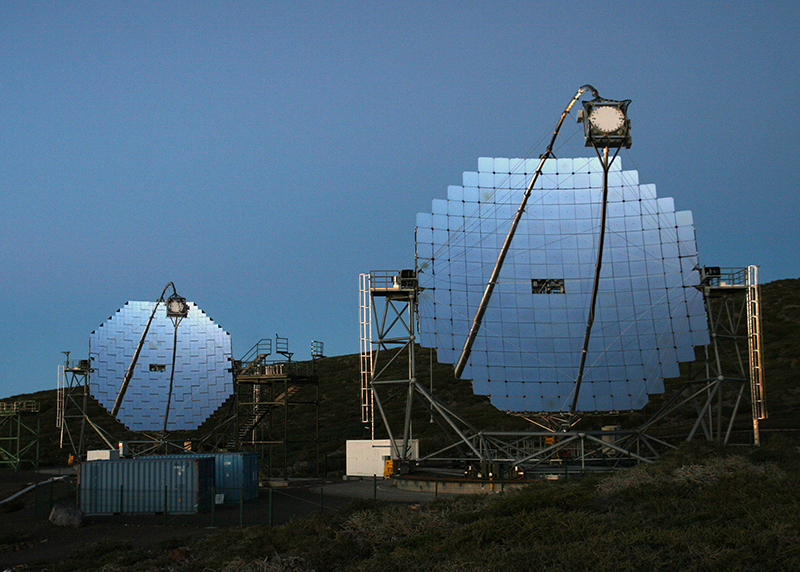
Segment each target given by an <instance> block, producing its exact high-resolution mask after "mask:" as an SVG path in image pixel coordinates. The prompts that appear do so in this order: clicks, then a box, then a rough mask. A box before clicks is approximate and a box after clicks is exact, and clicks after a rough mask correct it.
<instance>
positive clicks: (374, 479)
mask: <svg viewBox="0 0 800 572" xmlns="http://www.w3.org/2000/svg"><path fill="white" fill-rule="evenodd" d="M372 500H378V475H372Z"/></svg>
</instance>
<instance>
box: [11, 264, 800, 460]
mask: <svg viewBox="0 0 800 572" xmlns="http://www.w3.org/2000/svg"><path fill="white" fill-rule="evenodd" d="M761 290H762V291H761V294H762V312H763V322H764V324H763V326H764V366H765V368H764V369H765V380H766V398H767V410H768V412H769V419H767V420H766V421H764V422H762V425H761V427H762V431H763V432H764V433H762V436H768V434H769V432H770V431H776V430H780V431H796V430H798V419H800V384H799V383H797V377H798V372H799V371H800V279H789V280H778V281H775V282H770V283H768V284H764V285H763V286H762V289H761ZM431 357H432V356H431V352H430V351H429V350H427V349H424V348H420V349H419V350H418V353H417V362H418V380H419V382H420V383H422V384H424V385H425V386H426V387H429V386H430V385H431V382H432V385H433V392H434V394H435V395H436V396H437V397H438V398H439V399H440V400H442V401H444V402H445V403H447V404H448V405H449V406H451V407H452V408H453V409H454V410H455V411H457V412H458V413H459V414H460V415H461V416H462V417H464V418H465V419H467V420H468V421H470V423H472V424H473V425H474V426H476V427H477V428H479V429H494V430H512V429H525V428H529V427H530V425H529V424H528V423H527V422H526V421H524V420H522V419H520V418H518V417H514V416H512V415H508V414H506V413H503V412H501V411H499V410H497V409H495V408H494V407H493V406H492V405H491V404H490V403H489V400H488V399H487V398H485V397H480V396H476V395H473V394H472V390H471V384H470V382H469V381H463V380H457V379H454V377H453V368H452V366H451V365H448V364H439V363H437V362H436V360H435V356H434V359H433V360H432V359H431ZM315 365H316V368H317V374H318V377H319V391H320V454H321V456H322V457H324V458H326V459H331V460H338V461H339V462H341V461H342V460H343V459H344V450H345V441H346V440H347V439H363V438H369V434H368V433H367V431H366V429H365V427H364V426H363V425H362V423H361V416H360V402H359V399H360V398H359V395H360V383H361V382H360V359H359V356H358V354H352V355H344V356H335V357H327V358H321V359H318V360H317V361H316V364H315ZM400 375H401V376H402V373H401V374H400ZM680 382H681V380H680V379H677V380H668V381H667V384H666V385H667V392H666V393H665V395H668V394H669V393H670V389H671V388H674V387H676V386H677V385H678V384H680ZM663 399H664V396H654V397H653V399H652V402H651V404H650V405H648V407H647V408H646V409H645V410H644V411H642V412H635V413H633V414H628V415H621V416H616V417H612V416H605V417H597V418H589V419H587V420H586V421H585V422H584V423H585V424H586V428H587V429H588V428H594V427H599V426H601V425H605V424H617V425H622V426H624V427H628V428H630V427H636V426H637V425H638V424H639V423H641V422H642V421H643V420H644V419H645V418H646V417H647V416H648V415H649V413H650V412H651V411H654V410H655V408H656V407H657V406H658V404H659V402H660V401H661V400H663ZM19 400H36V401H38V402H39V403H40V407H41V411H40V413H39V422H40V427H41V429H40V431H41V432H40V462H41V464H42V465H56V464H58V465H61V464H64V462H65V461H66V459H67V456H68V455H69V453H70V452H71V450H70V448H69V445H68V444H65V447H64V448H63V449H62V448H59V438H60V437H59V430H58V429H57V428H56V426H55V418H56V390H55V389H52V390H45V391H39V392H36V393H32V394H24V395H18V396H14V397H8V398H4V399H2V400H0V401H5V402H13V401H19ZM90 401H91V403H90V406H89V417H90V419H91V420H92V422H93V423H96V424H97V425H99V426H100V427H103V428H104V429H105V430H106V431H108V432H109V433H110V434H111V435H113V436H114V438H115V439H120V440H124V439H134V438H136V436H135V434H134V433H132V432H130V431H128V430H127V429H125V427H124V426H122V425H121V424H120V423H119V422H118V421H116V420H115V419H114V418H113V417H111V415H110V414H109V413H108V412H107V411H106V410H105V409H104V408H103V407H102V406H100V405H99V404H98V403H97V402H96V401H94V400H93V399H92V400H90ZM389 401H391V402H392V403H393V404H396V405H395V406H393V407H390V408H389V413H388V414H389V416H390V417H392V418H394V419H396V420H399V419H400V418H401V417H402V415H403V405H402V403H403V401H404V388H400V387H398V389H397V390H396V395H394V396H393V399H391V398H390V399H389ZM229 405H230V404H229V403H226V404H223V405H222V406H221V407H220V409H219V410H218V411H217V412H216V413H215V414H214V415H212V417H211V419H209V420H208V421H207V422H206V423H205V424H204V425H203V426H202V427H201V428H200V429H199V430H198V431H197V432H196V435H204V434H206V433H207V432H208V430H209V429H210V428H211V427H213V425H214V424H216V423H217V421H218V419H219V418H220V416H221V415H223V414H224V413H225V412H227V411H228V409H229ZM749 410H750V405H749V402H747V403H745V404H744V405H743V407H742V412H740V419H741V421H740V422H739V423H738V424H737V430H740V431H743V432H746V431H747V430H748V429H749V428H750V427H751V423H750V422H749ZM686 423H687V421H686V420H685V419H676V420H675V423H674V424H673V425H672V426H671V427H670V429H669V431H668V432H667V433H665V434H670V435H672V434H676V433H678V432H679V431H680V430H681V429H682V428H684V427H685V426H686ZM313 426H314V415H313V412H312V411H310V410H309V409H308V408H303V409H302V410H301V409H298V410H297V413H296V414H293V415H292V416H290V419H289V433H290V434H291V435H309V431H310V429H309V428H311V427H313ZM413 433H414V437H417V438H420V439H421V440H422V441H423V447H424V448H425V450H426V451H429V450H433V447H437V446H438V445H440V444H441V443H443V441H441V439H443V436H442V434H441V432H440V430H439V428H438V426H437V425H436V424H435V423H431V420H430V417H429V415H428V414H427V413H426V412H424V411H422V410H420V408H417V414H416V415H415V418H414V421H413ZM192 436H193V435H191V434H185V433H181V434H180V435H177V434H176V437H179V438H184V437H185V438H191V437H192ZM376 437H378V438H383V437H385V434H384V430H383V428H382V426H381V425H380V424H379V423H376ZM87 440H88V443H89V448H90V449H91V448H104V444H103V442H102V440H100V439H99V438H98V437H97V435H96V434H95V433H94V432H93V431H91V430H89V431H88V432H87ZM312 449H313V447H309V446H302V447H298V448H297V449H296V450H294V451H292V452H291V455H290V456H291V457H292V463H294V464H298V463H299V464H301V465H302V464H303V463H306V464H307V463H311V462H313V461H314V456H315V454H314V451H313V450H312Z"/></svg>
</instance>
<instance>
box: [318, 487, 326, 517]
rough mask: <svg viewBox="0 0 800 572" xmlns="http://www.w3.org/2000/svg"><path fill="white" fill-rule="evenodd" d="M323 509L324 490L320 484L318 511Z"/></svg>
mask: <svg viewBox="0 0 800 572" xmlns="http://www.w3.org/2000/svg"><path fill="white" fill-rule="evenodd" d="M324 510H325V490H324V489H323V488H322V485H320V486H319V511H320V512H322V511H324Z"/></svg>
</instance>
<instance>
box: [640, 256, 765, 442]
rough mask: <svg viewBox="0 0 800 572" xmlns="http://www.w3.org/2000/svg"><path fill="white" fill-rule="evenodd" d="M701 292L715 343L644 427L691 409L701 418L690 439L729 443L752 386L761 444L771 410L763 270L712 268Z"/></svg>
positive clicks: (755, 435) (706, 269) (755, 438)
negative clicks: (761, 427) (766, 375)
mask: <svg viewBox="0 0 800 572" xmlns="http://www.w3.org/2000/svg"><path fill="white" fill-rule="evenodd" d="M698 288H700V289H701V290H702V292H703V298H704V301H705V305H706V313H707V315H708V326H709V331H710V333H711V343H710V344H709V345H708V346H706V347H705V348H704V349H703V357H702V360H701V362H700V364H699V367H695V368H694V371H691V370H690V371H689V372H688V375H687V378H688V379H687V381H686V382H684V383H683V384H682V385H681V387H680V388H679V389H678V390H677V391H676V392H675V393H674V394H673V395H672V396H671V397H670V398H669V399H668V400H667V401H666V402H665V403H664V405H663V406H662V407H661V409H659V411H657V412H656V414H655V415H654V416H653V417H652V418H651V419H650V420H649V421H647V422H646V423H645V424H644V426H643V427H642V428H643V429H644V430H647V429H649V428H650V427H652V426H654V425H655V424H656V423H657V422H659V421H661V420H662V419H664V418H665V417H667V416H668V415H670V414H672V413H674V412H675V411H677V410H678V409H680V408H682V407H686V406H689V407H690V408H691V409H693V410H694V412H695V414H696V416H697V417H696V420H695V422H694V425H693V426H692V429H691V430H690V432H689V435H688V437H687V439H688V440H691V439H693V438H694V437H695V436H696V435H697V434H698V433H702V434H703V436H704V437H705V438H706V439H708V440H718V441H722V442H723V443H725V444H727V443H728V442H729V441H730V438H731V433H732V432H733V429H734V424H735V422H736V421H737V419H738V418H739V411H740V408H741V404H742V399H743V398H744V395H745V389H746V388H747V387H748V386H749V388H750V401H751V417H752V429H753V433H752V442H753V444H755V445H759V444H760V442H761V440H760V434H759V422H760V421H761V420H763V419H766V418H767V409H766V401H765V385H764V371H763V340H762V327H761V323H762V317H761V301H760V285H759V283H758V268H757V267H756V266H748V267H746V268H720V267H716V266H706V267H704V268H702V269H701V284H700V286H698ZM731 393H732V395H731V396H729V394H731ZM726 420H727V421H726Z"/></svg>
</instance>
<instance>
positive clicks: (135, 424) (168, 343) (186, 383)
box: [89, 302, 233, 431]
mask: <svg viewBox="0 0 800 572" xmlns="http://www.w3.org/2000/svg"><path fill="white" fill-rule="evenodd" d="M155 304H156V303H155V302H127V303H126V304H125V306H123V307H122V308H120V309H119V310H117V312H116V313H115V314H114V315H113V316H111V317H110V318H109V319H108V320H107V321H106V322H105V323H103V324H102V325H101V326H100V327H99V328H97V329H96V330H95V331H94V332H92V333H91V334H90V336H89V356H90V358H91V360H92V362H91V363H92V368H93V371H92V373H91V376H90V386H91V390H90V391H91V394H92V395H93V396H94V397H95V398H96V399H97V400H98V401H99V402H100V404H101V405H102V406H103V407H105V408H106V409H108V410H109V411H111V410H112V409H113V407H114V401H115V400H116V398H117V393H118V392H119V388H120V386H121V385H122V380H123V379H124V377H125V372H126V371H127V370H128V367H129V366H130V364H131V360H132V358H133V354H134V352H135V351H136V347H137V345H138V344H139V340H140V339H141V336H142V332H143V331H144V328H145V326H146V324H147V320H148V319H149V318H150V314H151V313H152V311H153V307H154V306H155ZM188 305H189V313H188V316H187V317H186V318H184V319H183V320H182V321H181V322H180V324H179V325H178V344H177V350H176V352H175V354H176V355H175V374H174V379H173V389H172V399H171V402H170V411H169V418H168V425H167V430H170V431H178V430H193V429H197V428H198V427H199V426H200V425H201V424H202V423H203V422H204V421H205V420H206V419H208V417H209V416H210V415H211V414H212V413H213V412H214V411H216V409H217V408H218V407H219V406H220V405H222V403H224V402H225V400H226V399H227V398H228V397H230V395H231V394H232V393H233V378H232V373H231V371H230V368H231V362H230V358H231V336H230V334H229V333H228V332H226V331H224V330H223V329H222V328H221V327H220V326H219V325H217V324H216V323H214V321H213V320H212V319H211V318H209V317H208V316H207V315H206V313H205V312H203V311H202V310H201V309H200V308H198V307H197V306H196V305H195V304H193V303H192V302H189V303H188ZM173 335H174V326H173V322H172V321H171V320H170V319H169V318H167V312H166V307H165V305H164V303H161V304H159V308H158V309H157V310H156V313H155V316H154V318H153V322H152V323H151V325H150V329H149V330H148V333H147V337H146V338H145V341H144V344H143V346H142V351H141V353H140V355H139V358H138V360H137V363H136V367H135V369H134V373H133V377H132V378H131V381H130V384H129V385H128V389H127V391H126V393H125V397H124V400H123V402H122V407H121V408H120V410H119V413H118V414H117V419H119V421H120V422H122V423H123V424H124V425H125V426H126V427H128V428H129V429H132V430H135V431H154V430H162V429H163V428H164V414H165V412H166V406H167V399H168V397H169V382H170V374H171V371H172V346H173Z"/></svg>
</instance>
